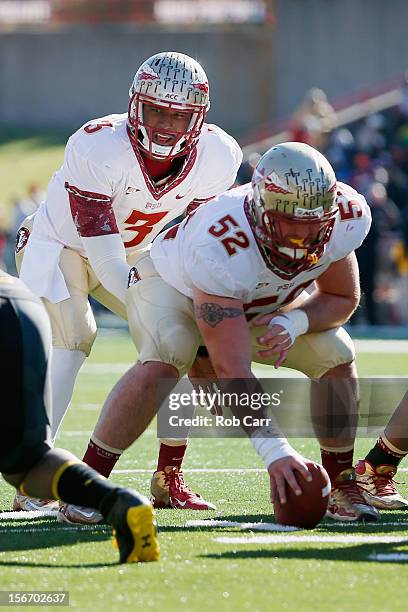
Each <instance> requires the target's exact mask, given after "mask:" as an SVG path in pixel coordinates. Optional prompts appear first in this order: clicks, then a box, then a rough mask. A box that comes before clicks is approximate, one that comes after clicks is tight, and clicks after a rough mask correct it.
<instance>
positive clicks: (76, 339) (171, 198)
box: [15, 52, 242, 509]
mask: <svg viewBox="0 0 408 612" xmlns="http://www.w3.org/2000/svg"><path fill="white" fill-rule="evenodd" d="M129 94H130V101H129V109H128V113H127V114H122V115H109V116H107V117H103V118H101V119H95V120H93V121H90V122H88V123H87V124H85V125H84V126H83V127H81V128H80V129H79V130H78V131H77V132H75V134H74V135H73V136H71V138H70V139H69V140H68V143H67V146H66V149H65V156H64V162H63V166H62V168H61V169H60V170H59V171H58V172H56V174H55V175H54V177H53V178H52V179H51V182H50V184H49V186H48V193H47V198H46V200H45V202H44V203H43V204H42V205H41V206H40V209H39V210H38V212H37V213H36V214H35V215H34V217H31V218H29V219H27V220H26V221H25V222H24V223H23V225H22V227H21V228H20V230H19V233H18V236H17V247H16V250H17V262H18V265H19V267H21V269H20V276H21V278H22V279H23V280H24V281H25V282H26V283H27V285H28V286H29V287H30V289H31V290H32V291H33V292H34V294H35V295H37V296H39V297H41V298H42V299H43V301H44V303H45V306H46V308H47V311H48V314H49V316H50V319H51V326H52V334H53V357H52V366H51V368H52V389H53V418H52V434H53V439H55V436H56V434H57V431H58V428H59V426H60V424H61V421H62V419H63V417H64V414H65V412H66V409H67V407H68V405H69V402H70V400H71V396H72V392H73V387H74V383H75V379H76V377H77V374H78V372H79V370H80V368H81V366H82V364H83V362H84V360H85V358H86V357H87V355H89V352H90V350H91V347H92V344H93V342H94V340H95V336H96V324H95V319H94V316H93V313H92V310H91V307H90V304H89V301H88V296H89V294H90V295H92V296H93V297H94V298H95V299H96V300H98V301H99V302H100V303H101V304H103V305H104V306H106V307H107V308H109V309H110V310H111V311H113V312H115V313H116V314H118V315H120V316H122V317H124V318H127V313H126V307H125V304H124V297H125V292H126V289H127V283H128V275H129V270H130V267H131V266H132V265H133V264H135V263H136V262H137V261H138V259H139V258H140V257H141V255H143V252H144V251H145V250H146V248H147V247H148V246H149V244H150V242H151V241H152V239H153V238H154V237H155V236H156V235H157V234H158V233H159V232H160V231H161V230H162V229H163V227H164V226H165V225H166V224H168V223H169V222H170V221H172V220H174V219H175V218H176V217H178V216H179V215H181V214H182V213H184V212H185V211H186V209H188V210H189V211H191V210H193V209H194V208H195V207H196V206H198V205H200V204H201V203H203V202H206V201H207V200H209V199H210V198H212V197H213V196H215V195H217V194H219V193H221V192H223V191H224V190H226V189H228V188H229V187H231V185H232V184H233V183H234V180H235V176H236V173H237V171H238V168H239V166H240V163H241V160H242V153H241V150H240V148H239V146H238V144H237V143H236V141H235V140H234V139H233V138H232V137H231V136H229V135H228V134H226V133H225V132H224V131H223V130H221V129H220V128H219V127H217V126H215V125H209V124H206V123H205V122H204V121H205V117H206V113H207V111H208V109H209V107H210V99H209V86H208V80H207V76H206V74H205V72H204V70H203V68H202V67H201V66H200V64H198V62H196V61H195V60H193V59H192V58H190V57H188V56H186V55H184V54H182V53H173V52H166V53H158V54H157V55H154V56H153V57H151V58H149V59H148V60H146V61H145V62H143V64H142V65H141V66H140V68H139V69H138V71H137V73H136V75H135V77H134V80H133V83H132V85H131V88H130V92H129ZM185 450H186V441H177V440H162V441H161V445H160V451H159V459H158V466H157V473H156V474H155V478H156V479H159V478H160V477H161V475H162V474H163V470H164V468H165V467H166V466H170V467H174V466H177V467H180V465H181V461H182V459H183V456H184V453H185ZM119 454H120V451H118V449H117V448H116V447H114V446H109V445H106V444H105V443H103V442H101V441H100V440H98V439H97V438H96V437H93V438H92V439H91V441H90V443H89V448H88V451H87V453H86V455H85V460H86V461H87V462H89V463H90V464H91V465H93V466H94V467H95V468H96V469H98V471H100V472H101V473H105V472H106V471H107V473H110V471H111V469H112V468H113V466H114V464H115V462H116V461H117V459H118V457H119ZM180 486H181V484H180ZM186 492H187V493H188V495H189V501H188V503H187V504H186V505H185V506H184V507H185V508H191V509H194V508H204V509H205V508H209V507H213V506H212V505H211V504H208V505H207V503H206V502H205V501H204V500H203V499H202V498H200V497H199V496H197V495H195V494H194V493H193V492H192V491H191V490H189V489H188V488H187V487H186V485H185V484H184V483H183V494H184V493H186ZM34 504H35V502H33V501H32V500H27V499H25V498H24V497H18V498H17V499H16V501H15V508H16V509H17V508H18V507H20V508H22V509H33V505H34Z"/></svg>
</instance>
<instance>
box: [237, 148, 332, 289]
mask: <svg viewBox="0 0 408 612" xmlns="http://www.w3.org/2000/svg"><path fill="white" fill-rule="evenodd" d="M252 190H253V195H252V198H251V199H250V200H249V202H248V212H249V220H250V222H251V225H252V229H253V232H254V234H255V237H256V239H257V242H258V245H259V246H260V248H261V251H262V254H263V257H264V259H265V261H266V263H267V265H268V266H269V267H270V268H271V269H272V270H273V271H274V272H275V273H276V274H278V275H279V276H280V277H281V278H285V279H290V278H293V277H294V276H296V275H297V274H299V273H300V272H302V271H303V270H306V269H308V268H310V267H311V266H313V265H315V264H316V263H317V262H318V260H319V258H320V257H321V256H322V254H323V252H324V246H325V244H326V243H327V241H328V240H329V239H330V236H331V233H332V231H333V225H334V221H335V215H336V212H337V206H336V177H335V174H334V170H333V168H332V167H331V165H330V164H329V162H328V161H327V159H326V158H325V157H324V156H323V155H322V154H321V153H319V151H317V150H316V149H314V148H313V147H310V146H309V145H307V144H303V143H300V142H284V143H282V144H279V145H276V146H274V147H272V148H271V149H269V151H267V152H266V153H265V154H264V155H263V156H262V157H261V159H260V160H259V162H258V164H257V165H256V168H255V170H254V174H253V177H252Z"/></svg>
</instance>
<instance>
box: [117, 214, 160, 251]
mask: <svg viewBox="0 0 408 612" xmlns="http://www.w3.org/2000/svg"><path fill="white" fill-rule="evenodd" d="M167 212H168V211H165V212H157V213H149V214H148V213H144V212H142V211H140V210H135V209H134V210H132V212H131V213H130V215H129V216H128V217H127V219H125V221H124V223H126V224H128V227H126V231H128V232H135V233H136V236H135V237H134V238H132V239H131V240H128V241H127V242H125V243H124V245H125V247H126V248H127V249H128V248H129V247H134V246H137V245H138V244H140V243H141V242H143V240H144V239H145V238H146V236H147V235H148V234H150V232H151V231H152V230H153V228H154V226H155V225H156V223H160V221H161V220H162V219H163V218H164V217H165V216H166V215H167Z"/></svg>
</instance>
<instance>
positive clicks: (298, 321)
mask: <svg viewBox="0 0 408 612" xmlns="http://www.w3.org/2000/svg"><path fill="white" fill-rule="evenodd" d="M272 325H282V327H283V328H284V329H285V331H286V332H287V333H288V334H289V336H290V339H291V340H292V344H293V343H294V341H295V340H296V338H297V337H298V336H301V335H302V334H305V333H306V332H307V331H308V329H309V318H308V316H307V314H306V313H305V311H304V310H302V309H301V308H295V310H291V311H289V312H283V313H282V314H279V315H278V316H277V317H274V318H273V319H272V320H271V321H270V322H269V325H268V327H271V326H272Z"/></svg>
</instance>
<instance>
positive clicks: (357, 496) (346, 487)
mask: <svg viewBox="0 0 408 612" xmlns="http://www.w3.org/2000/svg"><path fill="white" fill-rule="evenodd" d="M335 489H339V490H340V491H341V492H342V493H344V494H345V495H346V497H347V499H348V500H349V501H350V502H351V503H352V504H359V505H364V506H366V505H367V502H366V501H365V499H364V497H363V495H362V494H361V492H360V489H359V488H358V486H357V483H356V481H355V480H344V481H342V482H338V483H337V482H336V484H335Z"/></svg>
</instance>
